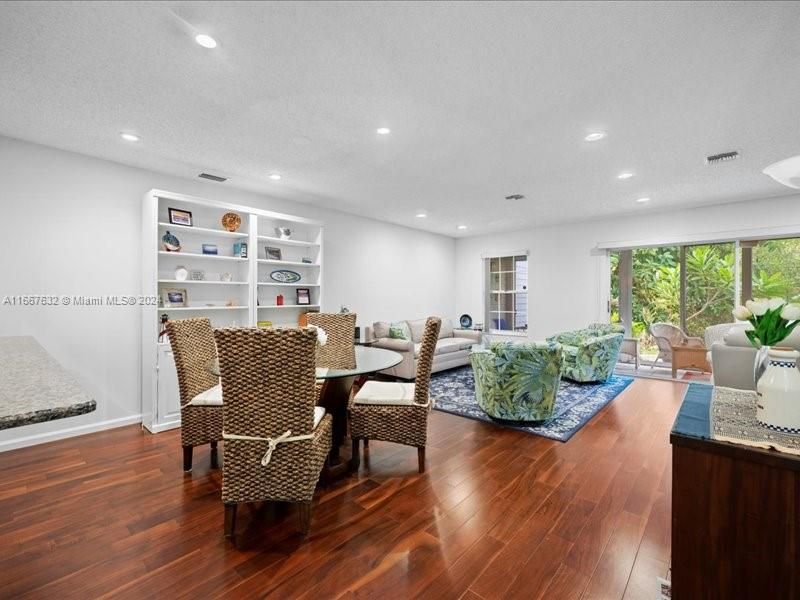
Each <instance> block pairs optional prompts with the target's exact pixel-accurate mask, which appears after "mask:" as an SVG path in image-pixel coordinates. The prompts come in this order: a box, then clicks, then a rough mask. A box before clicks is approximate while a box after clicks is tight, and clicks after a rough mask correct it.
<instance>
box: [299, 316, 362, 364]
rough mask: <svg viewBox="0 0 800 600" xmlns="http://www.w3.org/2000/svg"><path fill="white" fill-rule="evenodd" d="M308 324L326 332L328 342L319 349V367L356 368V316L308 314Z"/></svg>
mask: <svg viewBox="0 0 800 600" xmlns="http://www.w3.org/2000/svg"><path fill="white" fill-rule="evenodd" d="M308 324H309V325H316V326H317V327H321V328H322V329H324V330H325V333H326V334H327V336H328V341H327V342H326V343H325V345H324V346H319V347H318V348H317V366H318V367H323V368H328V369H355V368H356V351H355V337H356V314H355V313H308Z"/></svg>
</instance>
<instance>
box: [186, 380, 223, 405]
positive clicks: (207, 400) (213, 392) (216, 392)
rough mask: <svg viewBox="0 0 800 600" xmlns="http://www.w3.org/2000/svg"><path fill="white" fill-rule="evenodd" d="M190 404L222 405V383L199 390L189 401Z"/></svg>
mask: <svg viewBox="0 0 800 600" xmlns="http://www.w3.org/2000/svg"><path fill="white" fill-rule="evenodd" d="M189 404H191V405H192V406H222V384H220V383H218V384H217V385H215V386H214V387H212V388H208V389H207V390H206V391H205V392H200V393H199V394H197V396H195V397H194V398H192V399H191V400H190V401H189Z"/></svg>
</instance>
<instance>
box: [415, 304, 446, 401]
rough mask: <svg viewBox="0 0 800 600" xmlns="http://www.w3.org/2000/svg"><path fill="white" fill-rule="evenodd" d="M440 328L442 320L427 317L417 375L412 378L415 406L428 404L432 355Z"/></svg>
mask: <svg viewBox="0 0 800 600" xmlns="http://www.w3.org/2000/svg"><path fill="white" fill-rule="evenodd" d="M441 327H442V320H441V319H440V318H439V317H428V320H427V321H425V332H424V333H423V334H422V343H421V345H420V349H419V358H418V359H417V373H416V377H415V378H414V401H415V402H416V403H417V404H427V402H428V388H429V387H430V383H431V369H432V368H433V354H434V352H436V341H437V340H438V339H439V330H440V329H441Z"/></svg>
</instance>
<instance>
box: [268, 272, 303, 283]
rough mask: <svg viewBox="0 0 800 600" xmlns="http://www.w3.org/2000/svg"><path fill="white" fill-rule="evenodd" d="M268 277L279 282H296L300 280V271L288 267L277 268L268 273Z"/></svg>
mask: <svg viewBox="0 0 800 600" xmlns="http://www.w3.org/2000/svg"><path fill="white" fill-rule="evenodd" d="M269 278H270V279H272V280H273V281H277V282H279V283H297V282H298V281H300V273H297V272H295V271H289V270H288V269H278V270H277V271H273V272H272V273H270V274H269Z"/></svg>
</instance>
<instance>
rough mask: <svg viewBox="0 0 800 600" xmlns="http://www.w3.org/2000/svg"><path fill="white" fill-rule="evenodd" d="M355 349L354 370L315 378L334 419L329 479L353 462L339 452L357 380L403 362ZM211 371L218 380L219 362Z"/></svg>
mask: <svg viewBox="0 0 800 600" xmlns="http://www.w3.org/2000/svg"><path fill="white" fill-rule="evenodd" d="M354 350H355V367H354V368H352V369H328V368H324V367H317V373H316V377H317V379H318V380H323V381H324V385H323V387H322V395H321V396H320V399H319V405H320V406H324V407H325V410H326V411H327V412H328V413H330V415H331V418H332V419H333V432H332V433H333V441H332V444H331V453H330V460H329V461H328V463H329V464H328V473H327V475H328V476H329V477H330V476H337V475H339V474H341V473H342V472H346V471H348V470H349V465H350V461H347V462H343V461H341V459H340V456H339V450H340V448H341V446H342V444H343V443H344V440H345V437H346V435H347V403H348V401H349V400H350V393H351V392H352V389H353V383H354V382H355V380H356V378H357V377H364V376H366V375H369V374H371V373H377V372H378V371H383V370H384V369H391V368H392V367H394V366H396V365H398V364H400V363H401V362H402V361H403V357H402V355H401V354H400V353H398V352H394V351H392V350H386V349H385V348H372V347H370V346H356V347H355V348H354ZM208 370H209V371H210V372H211V373H213V374H214V375H216V376H217V377H219V375H220V369H219V360H218V359H214V360H213V361H211V362H210V363H209V366H208Z"/></svg>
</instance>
